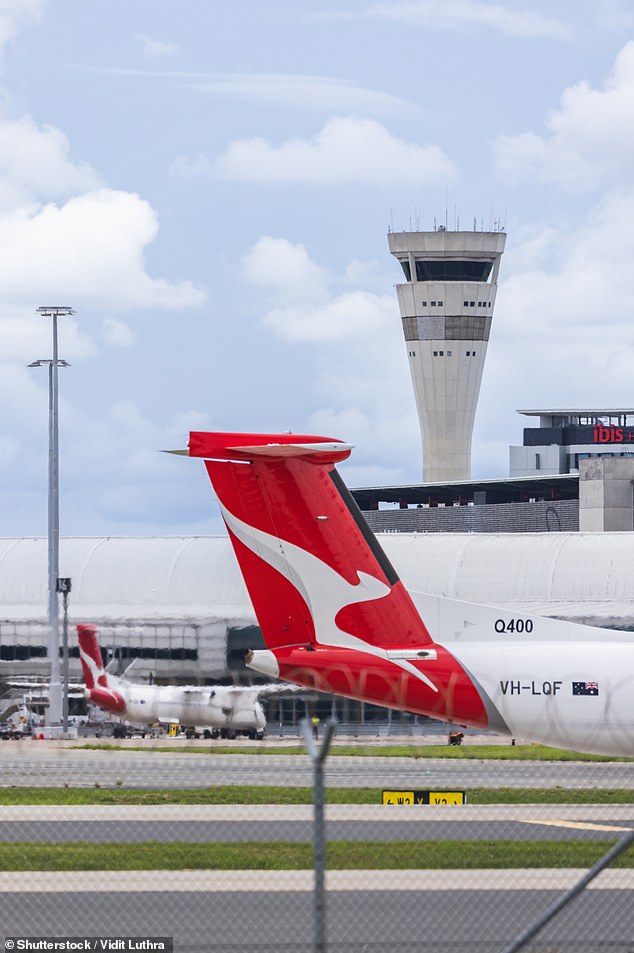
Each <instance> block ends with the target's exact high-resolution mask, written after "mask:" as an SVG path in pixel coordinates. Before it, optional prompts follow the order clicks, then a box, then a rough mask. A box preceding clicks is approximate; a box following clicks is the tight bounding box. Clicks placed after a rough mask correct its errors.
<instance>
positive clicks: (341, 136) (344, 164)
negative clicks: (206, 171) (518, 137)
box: [214, 117, 456, 186]
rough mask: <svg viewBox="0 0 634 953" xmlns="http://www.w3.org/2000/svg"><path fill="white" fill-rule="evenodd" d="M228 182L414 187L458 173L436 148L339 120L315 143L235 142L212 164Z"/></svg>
mask: <svg viewBox="0 0 634 953" xmlns="http://www.w3.org/2000/svg"><path fill="white" fill-rule="evenodd" d="M214 169H215V172H216V173H217V174H218V175H219V176H221V177H222V178H226V179H235V180H241V181H247V182H306V183H311V184H338V183H341V184H343V183H359V184H363V185H368V184H369V185H392V184H398V185H399V186H414V185H422V184H424V183H428V182H443V183H446V182H447V181H448V180H453V179H454V178H455V176H456V170H455V167H454V165H453V163H452V162H451V161H450V160H449V159H448V158H447V156H446V155H445V154H444V153H443V152H442V150H441V149H440V148H439V147H438V146H419V145H416V144H415V143H409V142H404V141H403V140H402V139H397V138H396V137H395V136H393V135H392V134H391V133H390V132H389V131H388V130H387V129H386V128H385V127H384V126H382V125H381V124H380V123H378V122H375V121H374V120H371V119H356V118H354V117H348V118H343V117H335V118H333V119H330V120H329V121H328V122H327V123H326V125H325V126H324V127H323V129H321V130H320V131H319V132H318V133H317V135H316V136H315V137H314V138H313V139H311V140H304V139H289V140H287V141H286V142H284V143H282V145H281V146H279V147H277V148H276V147H275V146H272V145H271V144H270V143H269V142H268V141H267V140H266V139H262V138H259V137H258V138H253V139H238V140H236V141H235V142H232V143H231V144H230V146H229V148H228V149H227V150H226V152H225V153H224V155H222V156H220V157H219V158H218V159H217V160H216V163H215V165H214Z"/></svg>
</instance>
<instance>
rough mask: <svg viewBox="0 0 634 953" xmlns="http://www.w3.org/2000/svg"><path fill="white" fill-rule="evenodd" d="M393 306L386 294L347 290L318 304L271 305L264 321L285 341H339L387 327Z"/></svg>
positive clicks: (374, 332)
mask: <svg viewBox="0 0 634 953" xmlns="http://www.w3.org/2000/svg"><path fill="white" fill-rule="evenodd" d="M394 308H395V305H394V299H393V297H392V296H390V295H383V296H381V297H379V296H378V295H375V294H371V293H370V292H368V291H351V292H347V293H346V294H342V295H338V296H337V297H335V298H333V299H332V300H330V301H327V302H326V303H325V304H323V305H321V306H320V307H314V308H307V307H302V306H301V305H300V304H297V305H295V306H291V307H287V308H274V309H273V310H271V311H269V312H268V314H267V315H266V317H265V319H264V321H265V324H267V325H268V326H269V327H270V328H273V330H275V331H277V332H278V334H280V335H281V336H282V337H284V338H286V339H287V340H289V341H343V340H350V339H358V338H359V337H360V336H362V335H364V334H369V335H373V334H376V333H377V332H379V331H380V330H381V329H385V328H386V327H389V325H390V323H391V322H390V319H391V318H393V317H394Z"/></svg>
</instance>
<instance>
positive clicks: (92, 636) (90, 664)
mask: <svg viewBox="0 0 634 953" xmlns="http://www.w3.org/2000/svg"><path fill="white" fill-rule="evenodd" d="M77 639H78V641H79V658H80V661H81V667H82V669H83V671H84V683H85V685H86V688H88V689H90V688H97V687H98V686H99V687H101V688H107V687H108V673H107V672H106V670H105V668H104V667H103V659H102V658H101V649H100V648H99V640H98V639H97V627H96V626H94V625H78V626H77Z"/></svg>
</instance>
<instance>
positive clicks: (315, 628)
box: [189, 432, 431, 649]
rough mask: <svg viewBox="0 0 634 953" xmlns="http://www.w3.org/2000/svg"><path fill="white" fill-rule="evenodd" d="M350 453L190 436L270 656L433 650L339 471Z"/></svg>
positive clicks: (320, 442) (284, 440)
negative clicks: (339, 649) (296, 648)
mask: <svg viewBox="0 0 634 953" xmlns="http://www.w3.org/2000/svg"><path fill="white" fill-rule="evenodd" d="M351 449H352V448H351V447H350V445H348V444H344V443H341V441H338V440H334V439H331V438H328V437H316V436H306V435H296V434H240V433H238V434H234V433H199V432H196V433H191V434H190V439H189V455H190V456H192V457H202V458H204V459H205V465H206V467H207V472H208V474H209V477H210V479H211V482H212V484H213V486H214V489H215V491H216V493H217V495H218V498H219V500H220V505H221V508H222V514H223V517H224V520H225V523H226V524H227V528H228V530H229V533H230V536H231V541H232V543H233V546H234V549H235V552H236V555H237V557H238V561H239V563H240V567H241V570H242V573H243V576H244V579H245V582H246V585H247V588H248V590H249V594H250V596H251V599H252V601H253V605H254V608H255V611H256V614H257V616H258V620H259V622H260V626H261V628H262V632H263V635H264V640H265V642H266V645H267V647H268V648H270V649H272V648H277V647H280V646H284V645H311V644H314V643H323V644H330V645H339V646H345V645H347V646H349V647H350V646H351V645H353V644H356V645H357V646H359V645H360V643H361V642H363V646H364V647H366V646H367V644H368V643H369V644H371V645H373V646H375V647H378V646H381V647H383V648H390V647H396V646H399V647H402V648H404V647H408V646H414V645H415V646H421V645H424V644H426V643H429V642H431V639H430V637H429V633H428V632H427V629H426V628H425V625H424V624H423V622H422V620H421V618H420V616H419V614H418V612H417V610H416V608H415V606H414V604H413V602H412V600H411V599H410V596H409V594H408V593H407V591H406V589H405V588H404V586H403V584H402V583H401V581H400V580H399V577H398V575H397V573H396V572H395V570H394V568H393V567H392V565H391V564H390V562H389V560H388V559H387V557H386V555H385V553H384V552H383V550H382V549H381V548H380V546H379V544H378V542H377V541H376V538H375V536H374V535H373V534H372V533H371V531H370V530H369V528H368V526H367V524H366V522H365V520H364V519H363V516H362V515H361V512H360V510H359V509H358V507H357V504H356V503H355V501H354V499H353V498H352V496H351V494H350V492H349V491H348V489H347V488H346V486H345V484H344V483H343V480H342V479H341V477H340V476H339V474H338V473H337V471H336V469H335V464H336V463H337V462H339V461H341V460H345V459H346V458H347V457H348V456H349V455H350V451H351Z"/></svg>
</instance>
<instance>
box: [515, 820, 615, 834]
mask: <svg viewBox="0 0 634 953" xmlns="http://www.w3.org/2000/svg"><path fill="white" fill-rule="evenodd" d="M518 823H520V824H541V825H543V826H544V827H569V828H571V829H572V830H577V831H622V832H625V831H631V830H632V828H631V827H617V826H616V825H615V824H593V823H592V821H564V820H552V821H541V820H538V819H532V820H531V819H527V818H518Z"/></svg>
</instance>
